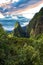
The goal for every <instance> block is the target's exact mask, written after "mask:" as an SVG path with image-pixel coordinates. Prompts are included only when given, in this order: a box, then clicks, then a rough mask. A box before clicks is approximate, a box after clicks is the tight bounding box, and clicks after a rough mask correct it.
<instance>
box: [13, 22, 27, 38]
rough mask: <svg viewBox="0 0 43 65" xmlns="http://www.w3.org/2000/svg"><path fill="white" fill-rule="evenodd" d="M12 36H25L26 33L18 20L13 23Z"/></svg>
mask: <svg viewBox="0 0 43 65" xmlns="http://www.w3.org/2000/svg"><path fill="white" fill-rule="evenodd" d="M14 36H17V37H25V36H26V33H25V31H24V30H23V29H22V27H21V26H20V24H19V22H16V24H15V29H14Z"/></svg>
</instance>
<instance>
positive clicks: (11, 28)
mask: <svg viewBox="0 0 43 65" xmlns="http://www.w3.org/2000/svg"><path fill="white" fill-rule="evenodd" d="M3 28H4V30H7V31H12V30H13V29H14V27H13V26H11V27H10V26H7V27H5V26H3Z"/></svg>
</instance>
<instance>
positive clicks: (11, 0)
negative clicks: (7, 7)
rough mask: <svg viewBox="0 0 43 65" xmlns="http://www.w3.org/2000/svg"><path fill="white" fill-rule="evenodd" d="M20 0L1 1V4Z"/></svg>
mask: <svg viewBox="0 0 43 65" xmlns="http://www.w3.org/2000/svg"><path fill="white" fill-rule="evenodd" d="M18 1H19V0H0V4H2V3H7V2H12V3H13V2H18Z"/></svg>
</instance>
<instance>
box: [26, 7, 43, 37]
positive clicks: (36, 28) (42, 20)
mask: <svg viewBox="0 0 43 65" xmlns="http://www.w3.org/2000/svg"><path fill="white" fill-rule="evenodd" d="M27 32H28V33H29V34H30V35H34V36H35V35H38V34H41V33H43V8H41V10H40V11H39V12H38V13H36V14H35V16H34V17H33V19H32V20H31V21H30V23H29V25H28V26H27Z"/></svg>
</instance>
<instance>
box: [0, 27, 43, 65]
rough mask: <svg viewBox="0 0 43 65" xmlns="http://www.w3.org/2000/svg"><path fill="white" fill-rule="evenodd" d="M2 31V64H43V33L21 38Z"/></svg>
mask: <svg viewBox="0 0 43 65" xmlns="http://www.w3.org/2000/svg"><path fill="white" fill-rule="evenodd" d="M0 31H1V32H0V65H43V34H42V35H38V36H37V37H36V38H32V37H30V38H19V37H15V36H10V35H12V34H10V35H8V34H7V33H6V32H5V31H4V30H3V28H1V27H0ZM6 34H7V35H6Z"/></svg>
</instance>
